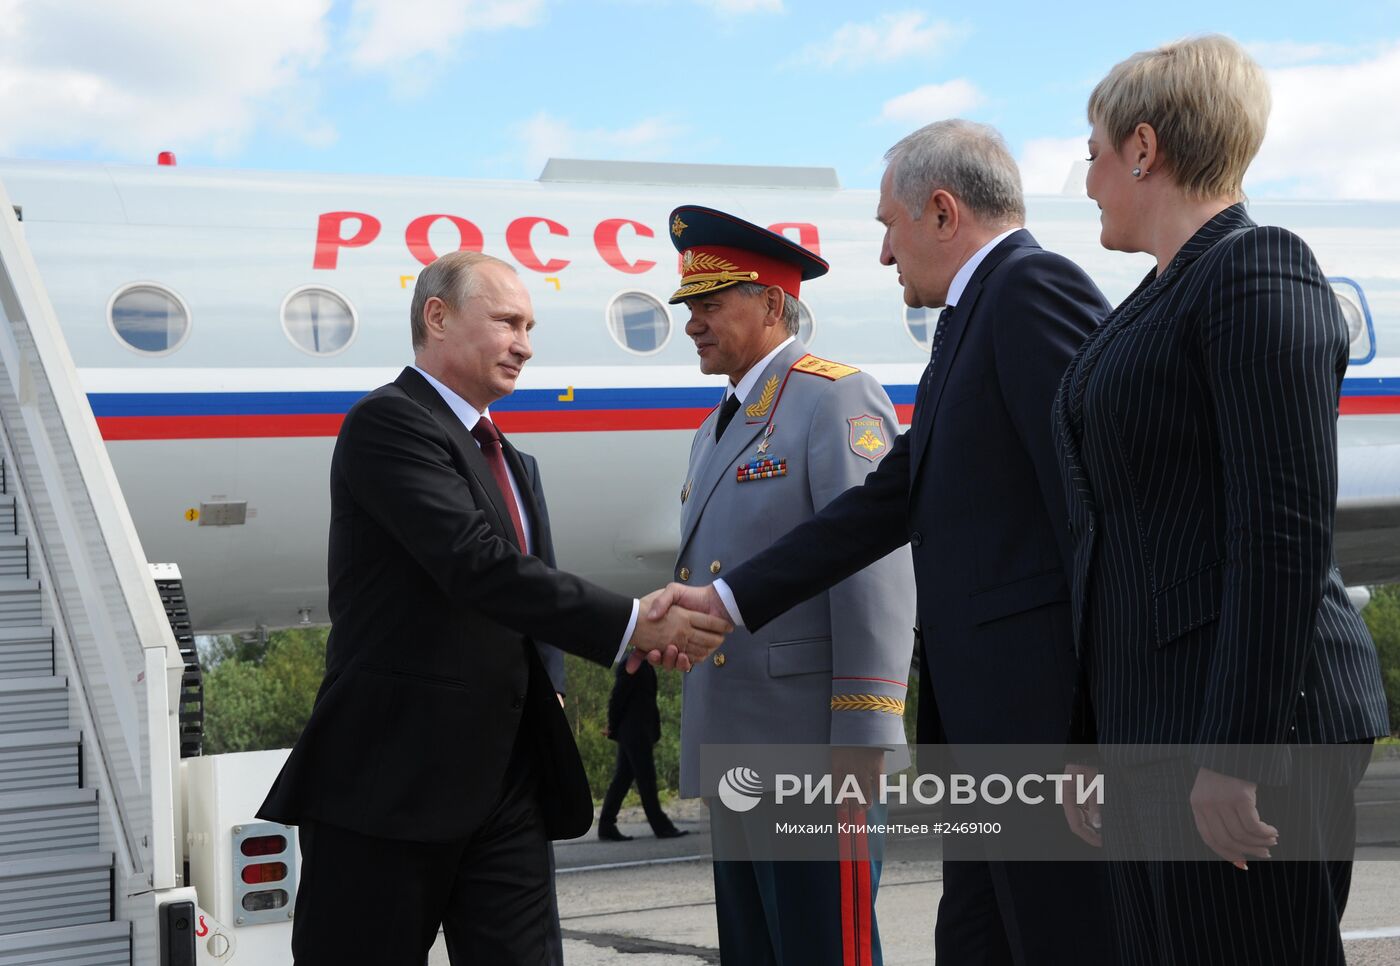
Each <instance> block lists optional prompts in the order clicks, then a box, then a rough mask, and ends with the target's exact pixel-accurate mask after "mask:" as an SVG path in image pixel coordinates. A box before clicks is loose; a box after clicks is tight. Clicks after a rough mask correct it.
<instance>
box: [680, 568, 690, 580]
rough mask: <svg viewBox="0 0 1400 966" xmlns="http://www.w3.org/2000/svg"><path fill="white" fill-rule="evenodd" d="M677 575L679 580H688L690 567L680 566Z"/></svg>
mask: <svg viewBox="0 0 1400 966" xmlns="http://www.w3.org/2000/svg"><path fill="white" fill-rule="evenodd" d="M677 576H679V577H680V578H681V580H689V579H690V568H689V567H682V568H681V572H680V573H679V574H678V575H677Z"/></svg>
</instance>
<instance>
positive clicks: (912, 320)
mask: <svg viewBox="0 0 1400 966" xmlns="http://www.w3.org/2000/svg"><path fill="white" fill-rule="evenodd" d="M939 311H942V310H941V309H940V310H939ZM937 324H938V312H935V311H933V310H932V309H924V308H918V309H914V308H909V307H908V306H905V308H904V327H905V328H906V329H908V330H909V335H910V337H911V338H912V339H913V340H914V343H915V344H916V345H918V347H919V348H920V349H923V350H924V351H925V352H928V351H929V349H930V348H931V347H930V344H929V340H930V339H932V338H933V327H934V326H935V325H937Z"/></svg>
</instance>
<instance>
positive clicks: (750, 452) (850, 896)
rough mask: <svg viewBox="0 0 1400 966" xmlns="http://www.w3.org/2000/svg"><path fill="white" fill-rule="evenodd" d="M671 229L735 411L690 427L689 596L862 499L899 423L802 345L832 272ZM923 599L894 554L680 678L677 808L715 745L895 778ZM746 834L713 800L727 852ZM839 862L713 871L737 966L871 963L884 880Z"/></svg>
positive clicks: (787, 246)
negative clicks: (802, 313)
mask: <svg viewBox="0 0 1400 966" xmlns="http://www.w3.org/2000/svg"><path fill="white" fill-rule="evenodd" d="M670 227H671V237H672V241H673V242H674V244H675V246H676V248H677V250H679V251H680V252H681V255H682V262H681V274H682V278H681V287H680V289H679V290H677V292H676V293H675V295H674V296H673V297H672V298H671V302H672V303H678V302H683V303H684V304H685V305H686V307H687V308H688V309H689V310H690V320H689V321H688V322H687V323H686V327H685V330H686V334H687V335H689V336H690V337H691V339H692V340H693V341H694V342H695V346H696V350H697V353H698V354H699V357H700V369H701V371H702V372H705V373H710V374H714V375H720V374H723V375H726V376H728V377H729V385H728V387H727V388H726V390H725V399H724V402H723V403H721V405H720V406H719V407H717V408H716V409H715V411H714V412H712V413H710V415H709V416H708V417H707V418H706V420H705V422H704V423H703V424H702V425H701V426H700V428H699V430H697V431H696V434H695V440H694V442H693V443H692V445H691V453H690V465H689V467H688V469H687V471H686V479H685V484H684V486H683V487H682V489H681V503H682V507H681V544H680V552H679V555H678V558H677V560H676V569H675V574H674V576H675V579H676V580H678V581H681V582H683V583H688V584H690V585H692V586H695V585H703V584H708V583H709V582H711V581H713V580H714V579H715V578H716V576H718V575H719V574H721V573H722V572H723V571H724V567H725V565H726V562H727V561H733V562H735V563H737V562H739V561H741V560H744V559H747V558H748V557H750V556H752V555H753V554H755V553H757V552H758V551H760V550H762V549H764V548H766V547H767V546H768V545H769V543H770V542H771V541H772V540H773V538H775V537H777V536H779V535H781V534H783V533H785V532H787V530H789V529H790V528H792V527H794V526H797V525H798V524H800V523H802V522H803V521H805V520H808V519H810V518H811V517H812V516H814V515H815V514H816V512H817V511H819V510H820V509H821V508H822V507H823V506H825V505H826V504H827V503H829V502H830V501H831V500H833V499H834V498H835V497H836V496H838V495H839V494H840V493H842V492H843V491H844V490H846V489H847V488H849V487H851V486H855V485H857V484H859V483H860V482H861V481H862V480H863V479H864V478H865V476H866V475H867V474H868V473H869V472H870V471H871V470H872V469H873V468H874V467H875V466H876V465H878V464H879V462H880V460H881V459H882V458H883V456H884V455H885V453H886V452H887V451H888V450H889V448H890V446H891V444H892V442H893V440H894V437H895V436H896V435H897V434H898V432H899V426H898V421H897V418H896V416H895V411H894V406H893V405H892V404H891V403H890V400H889V397H888V396H887V395H886V394H885V391H884V389H883V388H882V387H881V385H880V383H879V382H878V381H877V380H876V379H874V378H873V377H871V376H870V375H869V374H867V373H863V372H860V371H859V370H857V369H855V368H854V367H851V366H845V365H841V364H840V363H836V362H830V361H828V360H825V359H820V358H817V357H816V356H813V355H811V354H809V353H808V352H807V348H806V346H804V345H803V344H802V343H801V342H800V341H798V339H797V338H796V335H797V331H798V305H797V294H798V287H799V284H800V283H801V281H802V280H803V279H804V278H815V277H817V276H819V275H822V274H825V272H826V271H827V265H826V262H824V261H823V260H822V259H821V258H819V257H818V256H816V255H814V254H813V253H811V252H809V251H807V250H806V249H804V248H802V247H800V246H798V245H796V244H794V243H793V242H791V241H789V240H788V239H786V238H784V237H783V236H781V235H778V234H775V233H773V232H771V231H767V230H765V229H763V228H760V227H758V226H757V225H752V224H749V223H748V222H745V221H742V220H740V219H738V218H734V217H733V216H730V215H727V214H724V213H722V212H717V211H713V210H710V209H706V208H700V207H696V206H685V207H682V208H678V209H676V211H675V212H674V213H673V214H672V216H671V219H670ZM913 601H914V579H913V569H912V565H911V563H910V557H909V552H908V550H907V549H905V548H901V549H899V550H897V551H895V552H894V553H891V554H890V555H889V556H888V557H886V558H884V559H883V560H880V561H877V562H876V563H874V564H872V565H871V566H869V567H867V568H866V569H865V570H863V571H861V572H860V573H857V574H855V575H854V576H852V577H850V578H848V579H847V580H845V581H843V582H841V583H840V584H838V585H836V586H835V587H833V588H831V589H830V590H829V591H826V592H825V593H822V594H819V595H817V596H816V597H814V598H812V599H811V600H809V601H807V602H805V603H803V604H801V605H799V606H797V607H794V608H793V609H792V610H790V611H788V612H787V613H786V614H784V615H783V616H781V617H779V618H777V619H775V620H774V621H772V622H771V623H769V624H767V625H766V626H765V627H764V628H763V629H762V631H760V632H754V633H749V632H746V631H744V630H739V631H736V632H735V633H734V635H733V637H732V638H731V639H730V640H729V642H728V643H727V645H726V646H725V647H723V648H721V649H720V650H718V651H716V652H715V653H714V655H713V656H712V658H711V659H710V660H708V661H705V662H703V663H701V664H700V665H699V666H697V667H696V668H695V669H694V670H693V672H692V673H690V674H688V675H687V676H686V677H685V684H684V688H685V690H684V706H683V710H682V714H681V794H682V795H684V796H688V797H689V796H706V797H710V796H714V795H715V793H716V789H715V788H712V787H703V786H702V784H701V775H700V748H701V746H702V745H707V744H751V743H755V742H758V743H770V742H771V743H793V744H830V745H832V746H833V747H834V748H835V749H836V750H835V751H834V752H833V757H834V759H835V763H836V767H837V768H838V770H840V771H842V772H844V773H846V774H853V775H856V776H857V777H858V778H861V779H863V780H864V783H865V785H866V787H867V788H871V787H873V786H874V783H875V782H876V781H878V779H877V777H876V776H878V775H879V774H880V773H882V772H883V771H885V770H886V766H887V765H890V766H892V767H894V768H898V767H902V766H903V764H904V763H906V762H907V761H908V751H907V748H906V745H905V738H904V723H903V712H904V698H905V687H906V683H907V681H908V678H909V660H910V654H911V651H912V648H913V638H912V634H911V631H910V627H911V625H912V623H913V614H914V604H913ZM752 814H753V813H749V815H750V816H752ZM745 820H746V819H745V817H741V816H738V815H736V814H735V813H732V812H730V811H728V809H726V808H725V806H724V805H723V804H721V803H720V802H718V801H713V802H711V825H712V828H713V829H714V831H715V833H716V836H717V837H718V836H719V835H722V834H724V828H723V826H724V825H725V823H739V822H744V821H745ZM767 832H768V834H771V832H772V830H771V827H769V828H768V829H767ZM854 854H856V855H860V852H859V850H857V852H856V853H854ZM844 864H845V865H848V866H850V868H846V869H843V868H842V865H843V863H841V862H834V861H833V862H820V863H818V862H761V861H752V862H750V861H744V862H737V861H716V862H715V869H714V872H715V906H716V916H717V918H718V920H719V938H720V954H721V958H722V961H723V962H724V963H725V964H726V966H735V964H739V966H747V964H765V966H767V964H786V963H802V964H804V966H807V964H818V966H819V964H826V963H830V964H843V966H844V964H861V966H869V964H871V963H878V962H880V940H879V932H878V929H877V928H876V926H875V922H874V899H875V890H876V888H877V886H878V883H879V865H878V863H875V862H871V861H870V860H869V858H856V859H853V860H847V861H846V862H845V863H844Z"/></svg>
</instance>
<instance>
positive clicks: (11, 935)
mask: <svg viewBox="0 0 1400 966" xmlns="http://www.w3.org/2000/svg"><path fill="white" fill-rule="evenodd" d="M184 665H185V662H184V660H183V659H182V657H181V655H180V652H179V649H178V647H177V646H176V643H175V639H174V637H173V636H172V634H171V629H170V624H169V623H168V622H167V621H166V617H165V612H164V610H163V609H162V606H161V600H160V596H159V594H158V593H157V590H156V586H155V584H154V582H152V581H151V579H150V573H149V570H148V567H147V564H146V562H145V559H144V557H143V554H142V551H141V547H140V544H139V541H137V539H136V534H135V529H134V527H133V526H132V523H131V519H130V516H129V514H128V513H127V510H126V506H125V503H124V501H123V500H122V497H121V492H120V489H119V488H118V486H117V484H116V478H115V476H114V475H113V473H112V468H111V464H110V462H108V460H107V455H106V451H105V449H104V448H103V444H102V441H101V437H100V435H99V434H98V431H97V427H96V423H95V421H94V420H93V417H92V413H91V410H90V408H89V407H88V406H87V402H86V399H85V397H84V396H83V394H82V390H81V387H80V386H79V385H78V377H77V370H76V369H75V368H74V366H73V361H72V358H71V356H70V355H69V353H68V348H67V345H66V343H65V342H64V341H63V337H62V334H61V333H60V331H59V329H58V325H57V323H56V320H55V319H54V317H53V310H52V307H51V305H50V304H49V301H48V298H47V296H46V295H45V293H44V291H43V287H42V283H41V282H40V280H39V277H38V273H37V271H36V270H35V269H34V265H33V262H32V259H31V258H30V256H29V253H28V250H27V247H26V246H25V245H24V238H23V229H22V227H21V226H20V224H19V222H18V221H17V219H16V218H15V216H14V213H13V212H12V209H11V206H10V202H9V200H8V198H7V197H6V196H5V192H4V186H3V185H0V966H118V964H120V966H131V964H134V963H135V964H141V966H146V964H155V963H158V962H160V959H161V953H160V939H159V937H158V935H157V933H158V932H159V930H160V928H161V925H160V924H161V917H160V915H159V911H158V909H159V905H160V903H161V902H162V901H167V900H169V899H171V898H172V897H178V896H180V895H182V894H185V895H189V896H190V897H192V892H190V891H189V890H186V889H182V888H181V887H182V886H183V882H182V881H181V877H180V869H181V866H180V863H179V858H180V854H179V849H178V843H179V840H180V836H181V830H180V829H179V827H178V826H179V821H180V817H179V812H178V810H177V809H176V808H175V796H174V783H175V775H176V769H177V767H178V759H179V734H178V731H179V726H178V719H177V717H176V712H177V710H178V706H179V695H180V690H181V684H182V678H183V677H184V676H185V673H186V672H185V666H184Z"/></svg>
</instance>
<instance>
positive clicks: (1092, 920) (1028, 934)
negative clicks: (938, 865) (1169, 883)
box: [933, 860, 1136, 966]
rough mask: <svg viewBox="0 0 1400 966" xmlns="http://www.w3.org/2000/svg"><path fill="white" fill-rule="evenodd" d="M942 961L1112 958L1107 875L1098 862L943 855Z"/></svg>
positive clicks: (1051, 962) (965, 965)
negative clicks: (958, 858)
mask: <svg viewBox="0 0 1400 966" xmlns="http://www.w3.org/2000/svg"><path fill="white" fill-rule="evenodd" d="M933 937H934V938H933V944H934V960H935V961H936V962H937V963H938V964H939V966H944V964H947V966H1059V964H1061V963H1080V964H1083V966H1090V964H1092V966H1111V964H1114V963H1118V962H1120V961H1121V962H1124V963H1135V962H1136V961H1135V960H1131V959H1125V960H1120V959H1119V958H1118V956H1117V953H1116V952H1115V950H1114V941H1113V926H1112V924H1111V923H1110V922H1109V899H1108V876H1107V870H1106V869H1105V867H1104V865H1103V864H1102V863H1096V862H988V861H977V860H945V861H944V862H943V898H942V899H940V900H939V903H938V920H937V923H936V925H935V926H934V933H933Z"/></svg>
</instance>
